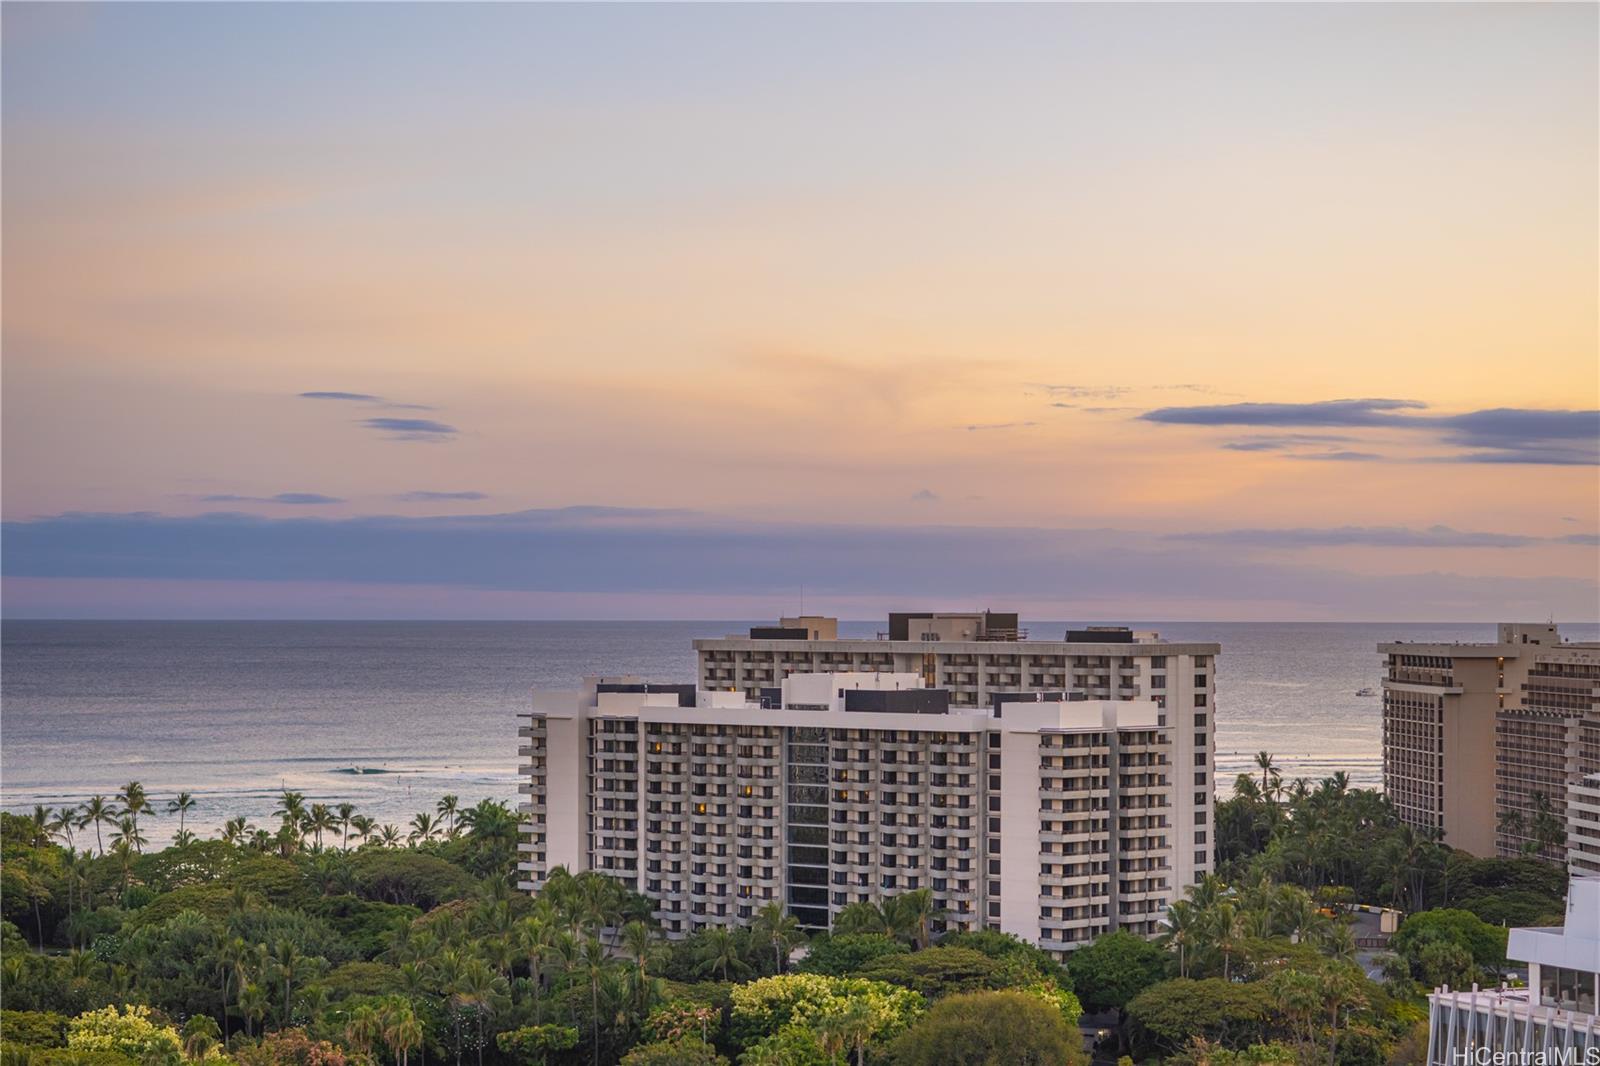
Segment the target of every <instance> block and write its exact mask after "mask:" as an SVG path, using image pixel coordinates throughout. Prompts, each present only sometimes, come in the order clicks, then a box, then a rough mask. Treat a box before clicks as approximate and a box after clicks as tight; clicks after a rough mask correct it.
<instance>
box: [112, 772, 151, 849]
mask: <svg viewBox="0 0 1600 1066" xmlns="http://www.w3.org/2000/svg"><path fill="white" fill-rule="evenodd" d="M117 799H119V800H121V801H122V811H123V814H124V815H126V816H127V817H128V818H129V819H130V820H131V822H132V826H133V829H132V832H130V833H127V834H125V835H126V838H127V839H128V841H129V843H130V844H132V845H133V846H134V849H135V850H137V851H143V850H144V848H143V845H144V844H145V843H146V841H145V839H144V838H143V837H142V836H140V835H139V815H141V814H143V813H144V812H145V811H147V810H149V809H150V797H148V796H147V795H145V791H144V786H143V785H141V784H140V783H139V782H137V781H129V782H128V783H127V784H126V785H123V786H122V791H121V792H119V793H117Z"/></svg>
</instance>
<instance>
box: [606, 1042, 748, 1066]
mask: <svg viewBox="0 0 1600 1066" xmlns="http://www.w3.org/2000/svg"><path fill="white" fill-rule="evenodd" d="M621 1066H729V1064H728V1060H727V1059H726V1058H724V1057H723V1056H722V1055H720V1054H718V1053H717V1049H716V1048H714V1047H712V1046H711V1045H709V1044H706V1043H703V1042H702V1041H699V1040H696V1039H694V1038H693V1037H686V1038H685V1039H682V1040H657V1041H655V1042H653V1043H649V1044H640V1045H639V1046H638V1047H635V1048H634V1049H633V1050H632V1051H629V1052H628V1053H627V1054H626V1055H624V1056H622V1063H621Z"/></svg>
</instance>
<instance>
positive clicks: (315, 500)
mask: <svg viewBox="0 0 1600 1066" xmlns="http://www.w3.org/2000/svg"><path fill="white" fill-rule="evenodd" d="M200 502H201V503H288V504H296V505H305V506H316V505H320V504H326V503H344V500H343V498H341V497H339V496H324V495H323V494H322V493H320V492H280V493H278V494H277V495H276V496H238V495H235V494H233V493H231V492H218V493H213V494H211V495H209V496H202V497H200Z"/></svg>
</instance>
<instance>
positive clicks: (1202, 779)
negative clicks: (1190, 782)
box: [1194, 774, 1206, 785]
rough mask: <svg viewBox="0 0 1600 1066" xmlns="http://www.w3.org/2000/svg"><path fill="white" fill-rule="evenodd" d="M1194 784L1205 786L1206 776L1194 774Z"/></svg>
mask: <svg viewBox="0 0 1600 1066" xmlns="http://www.w3.org/2000/svg"><path fill="white" fill-rule="evenodd" d="M1194 783H1195V784H1197V785H1203V784H1205V783H1206V775H1205V774H1195V775H1194Z"/></svg>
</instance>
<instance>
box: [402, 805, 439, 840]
mask: <svg viewBox="0 0 1600 1066" xmlns="http://www.w3.org/2000/svg"><path fill="white" fill-rule="evenodd" d="M435 828H436V827H435V826H434V823H433V815H431V814H429V813H428V812H427V811H419V812H418V813H417V815H416V817H414V818H412V819H411V832H410V834H409V835H408V836H407V839H408V840H410V841H411V843H413V844H417V843H424V844H425V843H427V842H428V841H430V840H432V839H433V834H434V831H435Z"/></svg>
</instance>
